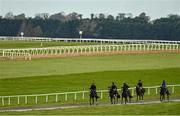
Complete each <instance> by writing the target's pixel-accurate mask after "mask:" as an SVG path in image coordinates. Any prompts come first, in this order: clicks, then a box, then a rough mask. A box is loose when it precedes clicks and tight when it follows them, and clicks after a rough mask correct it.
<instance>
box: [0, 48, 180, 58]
mask: <svg viewBox="0 0 180 116" xmlns="http://www.w3.org/2000/svg"><path fill="white" fill-rule="evenodd" d="M158 53H180V51H177V50H158V51H155V50H151V51H111V52H94V53H92V52H90V53H69V54H68V53H66V54H61V55H60V54H57V55H54V54H52V55H51V54H48V55H32V56H31V58H32V59H34V58H65V57H78V56H107V55H117V54H158ZM24 58H25V57H24V56H14V59H15V60H22V59H24ZM8 59H10V58H5V57H0V60H8Z"/></svg>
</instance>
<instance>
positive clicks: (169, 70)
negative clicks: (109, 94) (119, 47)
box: [0, 53, 180, 114]
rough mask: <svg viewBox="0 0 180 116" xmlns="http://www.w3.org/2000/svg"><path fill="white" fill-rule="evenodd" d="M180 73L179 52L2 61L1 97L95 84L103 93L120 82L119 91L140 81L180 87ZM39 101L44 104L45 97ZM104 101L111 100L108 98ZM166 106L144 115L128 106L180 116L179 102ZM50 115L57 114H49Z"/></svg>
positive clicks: (81, 110)
mask: <svg viewBox="0 0 180 116" xmlns="http://www.w3.org/2000/svg"><path fill="white" fill-rule="evenodd" d="M179 72H180V54H177V53H161V54H138V55H112V56H91V57H74V58H59V59H33V60H32V61H0V91H1V92H0V96H2V95H20V94H39V93H53V92H66V91H81V90H88V89H89V85H90V84H91V83H92V82H95V83H96V85H97V88H98V89H99V90H100V89H107V87H108V86H109V85H110V84H111V82H112V81H114V82H116V84H117V85H118V87H119V88H120V87H121V85H122V83H123V82H126V83H128V84H129V85H130V86H131V87H134V86H135V84H136V83H137V80H139V79H141V80H142V81H143V84H144V86H154V85H160V83H161V82H162V80H164V79H165V80H166V81H167V83H168V84H180V79H179V78H180V73H179ZM152 93H153V92H152ZM179 93H180V89H175V94H173V95H172V97H176V98H179V96H180V94H179ZM86 97H88V95H87V96H86ZM153 97H155V98H158V95H155V94H152V95H149V96H148V95H146V99H147V98H153ZM39 99H40V100H42V101H44V98H39ZM78 99H79V98H78ZM103 100H104V101H105V100H106V101H107V98H105V99H103ZM16 101H17V100H16ZM21 101H24V100H21ZM32 101H33V102H34V100H33V99H30V102H32ZM81 102H86V103H87V102H88V99H85V100H84V101H82V100H79V101H78V102H74V101H70V102H67V103H81ZM52 103H53V102H52ZM63 103H65V102H63ZM16 104H17V103H16ZM40 104H43V102H40ZM33 105H35V104H33ZM47 105H48V104H47ZM163 105H164V104H163ZM163 105H153V106H151V105H148V107H149V109H148V108H147V107H146V108H147V109H143V107H145V106H143V105H142V106H143V107H142V109H141V110H142V111H144V112H142V111H141V110H139V111H138V112H137V113H134V112H132V113H131V111H130V110H132V109H134V107H135V106H134V107H133V106H132V108H131V107H129V106H127V107H129V108H127V109H126V110H127V111H128V112H130V113H129V114H150V113H151V112H147V111H149V110H154V109H153V108H157V109H158V110H156V111H155V112H154V114H163V112H162V111H163V110H161V109H160V108H162V107H165V108H166V109H167V110H166V111H167V112H165V114H169V113H170V111H172V112H174V113H170V114H178V113H177V108H176V107H178V106H179V104H178V103H172V104H171V105H169V104H168V105H169V107H167V106H168V105H165V106H163ZM6 107H7V106H6ZM124 107H126V106H113V108H112V107H107V108H106V110H103V109H104V108H103V107H94V109H95V110H92V109H90V108H85V109H84V108H82V109H81V108H80V109H77V112H76V111H74V109H70V110H67V111H66V110H60V111H54V112H55V113H54V114H56V113H57V114H67V112H69V114H78V113H79V112H82V114H86V113H87V114H93V113H91V112H95V111H96V112H95V113H94V114H108V113H107V112H109V114H126V112H127V111H126V110H122V112H121V111H119V110H118V109H121V108H122V109H124ZM140 107H141V106H140ZM173 108H174V109H173ZM83 110H87V112H83ZM114 110H116V112H115V111H114ZM43 112H46V111H43ZM113 112H114V113H113ZM33 113H34V114H41V113H42V112H38V111H33V112H28V114H33ZM22 114H23V113H22ZM42 114H43V113H42ZM47 114H53V113H52V112H51V111H49V112H47Z"/></svg>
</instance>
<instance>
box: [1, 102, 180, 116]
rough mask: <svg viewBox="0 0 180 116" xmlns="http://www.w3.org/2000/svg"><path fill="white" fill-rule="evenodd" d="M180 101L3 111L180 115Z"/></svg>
mask: <svg viewBox="0 0 180 116" xmlns="http://www.w3.org/2000/svg"><path fill="white" fill-rule="evenodd" d="M179 107H180V103H162V104H144V105H143V104H141V105H119V106H95V107H84V108H71V109H60V110H45V111H35V110H34V111H26V112H5V113H1V114H6V115H7V114H11V115H15V114H16V115H20V114H21V115H27V114H28V115H90V114H91V115H112V114H113V115H120V114H121V115H180V112H179ZM105 109H106V110H105Z"/></svg>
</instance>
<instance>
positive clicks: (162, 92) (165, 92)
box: [159, 87, 170, 102]
mask: <svg viewBox="0 0 180 116" xmlns="http://www.w3.org/2000/svg"><path fill="white" fill-rule="evenodd" d="M159 93H160V101H161V102H162V101H164V100H165V95H167V100H168V101H169V96H170V92H169V90H168V89H167V88H164V87H160V92H159Z"/></svg>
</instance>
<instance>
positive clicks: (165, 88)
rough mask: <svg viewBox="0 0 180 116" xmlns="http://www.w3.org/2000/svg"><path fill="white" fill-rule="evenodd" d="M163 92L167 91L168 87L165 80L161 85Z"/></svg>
mask: <svg viewBox="0 0 180 116" xmlns="http://www.w3.org/2000/svg"><path fill="white" fill-rule="evenodd" d="M161 90H165V91H166V90H167V86H166V81H165V80H163V82H162V83H161Z"/></svg>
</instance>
